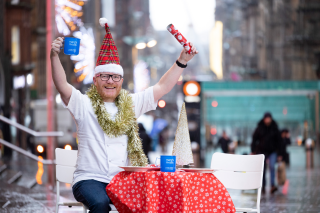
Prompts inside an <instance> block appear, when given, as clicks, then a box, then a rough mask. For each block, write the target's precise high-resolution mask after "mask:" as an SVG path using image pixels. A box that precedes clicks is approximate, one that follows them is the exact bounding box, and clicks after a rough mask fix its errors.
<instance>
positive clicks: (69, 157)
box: [56, 148, 78, 183]
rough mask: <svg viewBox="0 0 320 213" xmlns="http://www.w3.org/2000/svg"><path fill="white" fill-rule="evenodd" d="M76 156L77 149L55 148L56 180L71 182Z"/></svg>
mask: <svg viewBox="0 0 320 213" xmlns="http://www.w3.org/2000/svg"><path fill="white" fill-rule="evenodd" d="M77 158H78V151H77V150H65V149H60V148H56V178H57V180H58V181H60V182H64V183H72V181H73V173H74V171H75V170H76V162H77Z"/></svg>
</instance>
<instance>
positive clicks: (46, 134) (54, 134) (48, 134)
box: [0, 115, 63, 165]
mask: <svg viewBox="0 0 320 213" xmlns="http://www.w3.org/2000/svg"><path fill="white" fill-rule="evenodd" d="M0 120H1V121H3V122H5V123H8V124H10V125H12V126H14V127H16V128H18V129H20V130H22V131H25V132H27V133H29V134H30V135H33V136H35V137H58V136H63V132H36V131H34V130H32V129H29V128H27V127H25V126H23V125H21V124H18V123H16V122H13V121H11V120H10V119H8V118H6V117H4V116H2V115H0ZM0 143H1V144H3V145H5V146H7V147H9V148H11V149H13V150H15V151H17V152H19V153H21V154H23V155H25V156H27V157H29V158H31V159H33V160H35V161H40V162H42V163H43V164H47V165H50V164H55V160H42V159H39V158H38V156H36V155H34V154H31V153H30V152H27V151H26V150H24V149H21V148H20V147H18V146H16V145H13V144H12V143H9V142H7V141H5V140H3V139H0Z"/></svg>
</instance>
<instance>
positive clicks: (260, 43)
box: [216, 0, 320, 80]
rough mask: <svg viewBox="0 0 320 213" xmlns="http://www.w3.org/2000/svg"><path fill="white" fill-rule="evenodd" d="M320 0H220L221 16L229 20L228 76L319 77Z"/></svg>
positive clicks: (226, 34) (226, 26)
mask: <svg viewBox="0 0 320 213" xmlns="http://www.w3.org/2000/svg"><path fill="white" fill-rule="evenodd" d="M319 3H320V2H319V1H317V0H308V1H302V0H246V1H241V2H240V1H234V0H228V1H220V0H219V1H218V0H217V7H216V19H217V20H220V21H222V22H223V23H224V71H225V74H226V75H225V76H227V79H228V80H237V79H242V80H315V79H318V78H319V77H320V75H319V73H320V68H319V67H320V66H319V61H320V59H319V48H320V46H319V45H320V36H319V24H320V6H319V5H320V4H319ZM227 14H232V15H231V16H229V15H227ZM234 76H238V77H239V78H233V77H234Z"/></svg>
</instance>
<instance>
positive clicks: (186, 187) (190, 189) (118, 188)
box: [106, 171, 235, 213]
mask: <svg viewBox="0 0 320 213" xmlns="http://www.w3.org/2000/svg"><path fill="white" fill-rule="evenodd" d="M106 190H107V194H108V196H109V197H110V199H111V200H112V202H113V204H114V205H115V207H116V208H117V210H118V211H119V213H129V212H139V213H140V212H146V213H154V212H159V213H162V212H163V213H168V212H170V213H193V212H195V213H202V212H203V213H205V212H218V213H229V212H235V207H234V205H233V202H232V199H231V197H230V195H229V193H228V191H227V189H226V188H225V187H224V186H223V184H222V183H221V182H220V181H219V180H218V179H217V178H216V177H215V176H214V175H213V174H204V173H191V172H160V171H159V172H158V171H150V172H120V173H118V174H117V175H116V176H115V177H114V178H113V179H112V181H111V182H110V183H109V185H108V186H107V187H106Z"/></svg>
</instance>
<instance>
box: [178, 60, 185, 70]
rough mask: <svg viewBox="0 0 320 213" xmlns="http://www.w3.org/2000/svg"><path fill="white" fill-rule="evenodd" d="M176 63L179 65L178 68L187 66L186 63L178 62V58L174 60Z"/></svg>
mask: <svg viewBox="0 0 320 213" xmlns="http://www.w3.org/2000/svg"><path fill="white" fill-rule="evenodd" d="M176 64H177V65H178V67H180V68H186V67H187V64H182V63H180V61H179V60H176Z"/></svg>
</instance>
